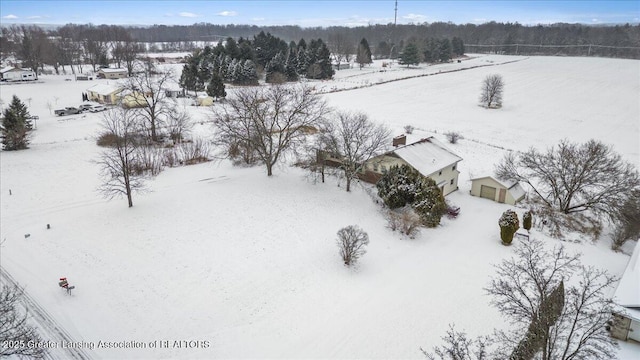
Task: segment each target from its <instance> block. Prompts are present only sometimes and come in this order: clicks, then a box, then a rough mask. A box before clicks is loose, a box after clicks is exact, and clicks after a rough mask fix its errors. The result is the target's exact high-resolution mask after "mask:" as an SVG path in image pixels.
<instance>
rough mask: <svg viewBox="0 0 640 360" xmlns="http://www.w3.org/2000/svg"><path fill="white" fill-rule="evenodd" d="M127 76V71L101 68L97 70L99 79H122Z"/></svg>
mask: <svg viewBox="0 0 640 360" xmlns="http://www.w3.org/2000/svg"><path fill="white" fill-rule="evenodd" d="M127 76H129V73H128V72H127V69H114V68H103V69H100V70H98V77H99V78H100V79H124V78H126V77H127Z"/></svg>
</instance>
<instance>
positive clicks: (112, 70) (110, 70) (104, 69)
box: [98, 68, 127, 73]
mask: <svg viewBox="0 0 640 360" xmlns="http://www.w3.org/2000/svg"><path fill="white" fill-rule="evenodd" d="M98 71H102V72H103V73H121V72H127V70H126V69H115V68H102V69H100V70H98Z"/></svg>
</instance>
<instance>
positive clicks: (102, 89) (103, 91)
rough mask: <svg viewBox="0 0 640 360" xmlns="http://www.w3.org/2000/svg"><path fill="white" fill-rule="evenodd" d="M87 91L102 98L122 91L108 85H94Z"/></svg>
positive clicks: (119, 88) (117, 87)
mask: <svg viewBox="0 0 640 360" xmlns="http://www.w3.org/2000/svg"><path fill="white" fill-rule="evenodd" d="M87 91H91V92H94V93H96V94H99V95H102V96H107V95H111V94H113V93H115V92H120V91H122V88H121V87H119V86H114V85H109V84H95V85H93V86H92V87H90V88H88V89H87Z"/></svg>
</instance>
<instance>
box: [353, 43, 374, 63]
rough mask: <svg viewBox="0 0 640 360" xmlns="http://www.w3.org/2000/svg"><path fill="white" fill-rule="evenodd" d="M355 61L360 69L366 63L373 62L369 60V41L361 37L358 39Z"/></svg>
mask: <svg viewBox="0 0 640 360" xmlns="http://www.w3.org/2000/svg"><path fill="white" fill-rule="evenodd" d="M356 62H357V63H358V64H359V65H360V69H362V67H363V66H365V65H366V64H371V63H372V62H373V61H372V60H371V49H370V48H369V43H368V42H367V39H365V38H362V40H360V44H359V45H358V54H357V56H356Z"/></svg>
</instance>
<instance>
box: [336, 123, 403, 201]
mask: <svg viewBox="0 0 640 360" xmlns="http://www.w3.org/2000/svg"><path fill="white" fill-rule="evenodd" d="M390 134H391V132H390V130H389V129H387V128H386V127H385V126H383V125H381V124H374V123H373V122H371V121H370V120H369V118H368V116H367V115H366V114H364V113H347V112H340V113H338V114H337V119H336V121H335V124H334V126H333V134H331V137H330V150H331V152H333V153H335V154H336V155H337V156H338V157H339V158H340V161H341V168H342V170H343V171H344V176H345V179H346V181H347V191H351V181H352V180H353V179H355V178H356V177H357V176H358V173H359V172H360V170H361V169H362V166H363V165H364V163H365V162H366V161H367V160H369V159H371V158H372V157H374V156H376V155H379V154H381V153H382V152H384V151H385V150H386V149H387V147H388V146H389V144H390V143H391V141H390Z"/></svg>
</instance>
